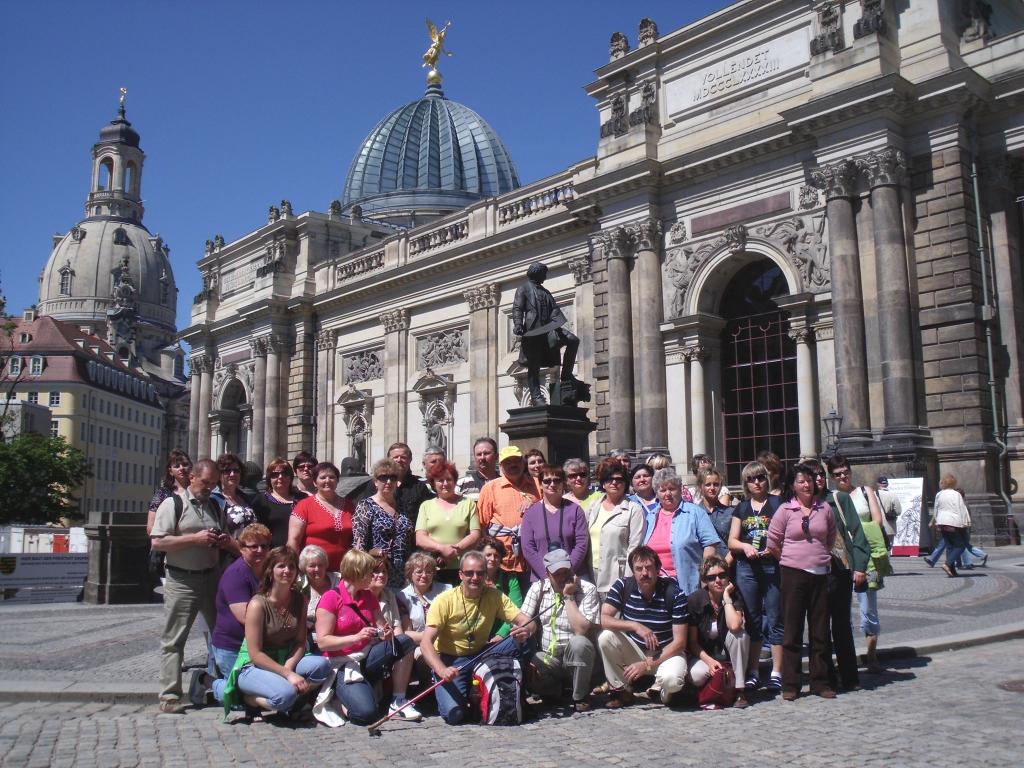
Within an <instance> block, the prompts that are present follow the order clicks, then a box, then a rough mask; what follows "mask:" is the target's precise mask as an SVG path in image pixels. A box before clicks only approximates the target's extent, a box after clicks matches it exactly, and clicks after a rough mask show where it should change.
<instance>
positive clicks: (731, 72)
mask: <svg viewBox="0 0 1024 768" xmlns="http://www.w3.org/2000/svg"><path fill="white" fill-rule="evenodd" d="M807 34H808V33H807V29H805V28H801V29H795V30H793V31H792V32H789V33H787V34H785V35H782V36H780V37H776V38H775V39H774V40H765V41H763V42H760V43H758V44H756V45H754V46H752V47H749V48H747V49H745V50H743V51H740V52H738V53H735V54H733V55H731V56H729V57H727V58H724V59H720V60H719V61H716V62H714V63H713V64H708V65H706V66H704V67H702V68H701V69H698V70H695V71H693V72H690V73H689V74H686V75H683V76H682V77H680V78H677V79H676V80H672V81H670V82H668V83H666V84H665V97H666V100H667V103H668V113H669V115H670V116H671V117H673V118H674V117H675V116H676V115H678V114H679V113H681V112H686V111H687V110H690V109H694V108H697V107H701V106H703V105H704V104H705V103H706V102H709V101H714V100H715V99H717V98H719V97H722V96H726V95H732V94H734V93H739V92H743V91H748V90H755V89H760V87H761V84H762V83H763V82H764V81H765V80H769V79H771V78H772V77H774V76H775V75H778V74H781V73H783V72H787V71H789V70H792V69H794V68H797V67H802V66H804V65H805V64H807V62H808V60H809V56H810V54H809V52H808V38H807Z"/></svg>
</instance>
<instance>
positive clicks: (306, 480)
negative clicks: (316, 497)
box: [292, 451, 320, 496]
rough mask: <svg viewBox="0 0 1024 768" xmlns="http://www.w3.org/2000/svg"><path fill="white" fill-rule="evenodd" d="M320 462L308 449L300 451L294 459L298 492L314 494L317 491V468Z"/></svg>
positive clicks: (294, 472) (294, 473)
mask: <svg viewBox="0 0 1024 768" xmlns="http://www.w3.org/2000/svg"><path fill="white" fill-rule="evenodd" d="M319 463H320V462H318V461H317V460H316V456H314V455H313V454H311V453H309V452H308V451H299V452H298V453H297V454H295V458H294V459H292V470H293V476H294V477H295V491H296V493H304V494H306V495H307V496H312V495H313V494H315V493H316V491H317V487H316V468H317V465H318V464H319Z"/></svg>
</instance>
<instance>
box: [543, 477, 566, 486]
mask: <svg viewBox="0 0 1024 768" xmlns="http://www.w3.org/2000/svg"><path fill="white" fill-rule="evenodd" d="M540 484H541V485H561V484H562V481H561V480H560V479H559V478H557V477H545V478H543V479H542V480H541V481H540Z"/></svg>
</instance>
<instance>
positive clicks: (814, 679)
mask: <svg viewBox="0 0 1024 768" xmlns="http://www.w3.org/2000/svg"><path fill="white" fill-rule="evenodd" d="M817 470H818V468H817V467H816V466H814V465H813V464H810V463H799V464H796V465H795V466H794V467H793V468H792V469H791V470H790V471H789V475H788V476H787V477H786V483H785V485H784V486H783V491H782V498H783V504H782V506H780V507H779V509H778V510H777V511H776V512H775V514H774V515H773V516H772V521H771V524H770V525H769V526H768V551H769V552H771V553H772V555H774V556H775V558H776V559H777V560H778V561H779V565H780V567H781V570H782V577H781V589H780V591H781V593H782V606H783V608H782V625H783V628H784V629H783V637H782V698H783V699H785V700H786V701H793V700H794V699H796V697H797V694H798V693H799V691H800V649H801V646H802V644H803V635H804V623H805V621H806V624H807V633H808V638H809V645H810V652H809V657H808V662H809V665H810V673H811V693H813V694H816V695H818V696H821V697H822V698H823V699H834V698H835V696H836V694H835V691H833V690H832V689H831V688H830V687H829V683H828V654H829V641H828V637H829V634H828V573H829V567H830V564H831V561H832V545H833V544H834V543H835V538H836V523H835V519H834V518H833V516H832V509H831V508H830V507H829V505H828V504H827V503H826V502H824V501H820V500H818V499H816V498H815V485H814V475H815V473H816V472H817Z"/></svg>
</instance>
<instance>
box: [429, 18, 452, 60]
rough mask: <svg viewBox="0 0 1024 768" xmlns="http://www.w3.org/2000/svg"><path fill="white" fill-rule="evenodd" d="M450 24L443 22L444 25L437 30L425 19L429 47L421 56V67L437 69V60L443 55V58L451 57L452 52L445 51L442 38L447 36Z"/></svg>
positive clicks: (432, 23)
mask: <svg viewBox="0 0 1024 768" xmlns="http://www.w3.org/2000/svg"><path fill="white" fill-rule="evenodd" d="M451 25H452V23H451V22H450V21H447V22H445V25H444V26H443V27H441V29H438V28H437V27H435V26H434V22H432V21H431V20H430V19H427V31H428V32H429V33H430V39H431V41H432V42H431V43H430V47H429V48H427V52H426V53H424V54H423V66H424V67H430V68H431V69H436V68H437V60H438V59H439V58H441V54H442V53H443V54H444V55H445V56H451V55H452V52H451V51H449V50H447V49H445V47H444V38H445V35H447V34H448V27H450V26H451Z"/></svg>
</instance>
